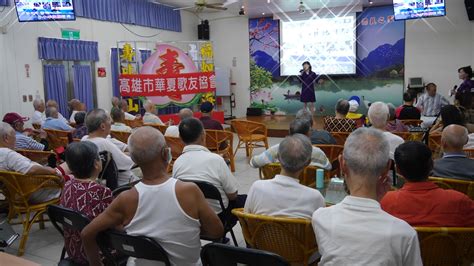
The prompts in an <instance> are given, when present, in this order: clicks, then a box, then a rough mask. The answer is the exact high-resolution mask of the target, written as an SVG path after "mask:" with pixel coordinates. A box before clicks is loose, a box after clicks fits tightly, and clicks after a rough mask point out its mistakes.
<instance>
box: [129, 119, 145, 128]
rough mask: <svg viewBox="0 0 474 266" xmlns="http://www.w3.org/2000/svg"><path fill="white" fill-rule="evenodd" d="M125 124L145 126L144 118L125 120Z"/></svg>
mask: <svg viewBox="0 0 474 266" xmlns="http://www.w3.org/2000/svg"><path fill="white" fill-rule="evenodd" d="M125 125H127V126H129V127H131V128H136V127H141V126H143V120H142V119H134V120H125Z"/></svg>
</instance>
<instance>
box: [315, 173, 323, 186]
mask: <svg viewBox="0 0 474 266" xmlns="http://www.w3.org/2000/svg"><path fill="white" fill-rule="evenodd" d="M316 188H324V170H323V169H317V170H316Z"/></svg>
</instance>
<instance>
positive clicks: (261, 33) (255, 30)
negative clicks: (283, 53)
mask: <svg viewBox="0 0 474 266" xmlns="http://www.w3.org/2000/svg"><path fill="white" fill-rule="evenodd" d="M275 33H276V34H278V28H277V27H272V24H271V23H270V22H268V20H266V19H265V18H261V19H259V20H258V22H257V25H256V26H254V27H251V28H250V29H249V35H250V39H249V41H250V47H252V42H258V43H260V44H261V45H262V46H263V48H264V50H265V48H270V47H272V48H279V46H278V40H275V39H273V38H272V36H273V35H274V34H275ZM250 52H251V53H253V52H254V51H250Z"/></svg>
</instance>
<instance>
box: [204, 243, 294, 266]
mask: <svg viewBox="0 0 474 266" xmlns="http://www.w3.org/2000/svg"><path fill="white" fill-rule="evenodd" d="M201 261H202V264H203V266H236V265H237V263H239V264H244V265H249V266H259V265H272V266H289V265H290V264H289V263H288V262H286V261H285V259H283V258H282V257H281V256H279V255H277V254H274V253H271V252H268V251H264V250H258V249H252V248H241V247H234V246H230V245H225V244H220V243H209V244H207V245H205V246H204V247H203V248H202V250H201Z"/></svg>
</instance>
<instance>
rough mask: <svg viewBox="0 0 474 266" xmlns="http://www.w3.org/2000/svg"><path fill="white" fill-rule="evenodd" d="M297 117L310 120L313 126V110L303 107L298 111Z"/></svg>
mask: <svg viewBox="0 0 474 266" xmlns="http://www.w3.org/2000/svg"><path fill="white" fill-rule="evenodd" d="M295 119H304V120H308V121H309V123H310V125H311V127H313V115H312V114H311V112H309V111H308V110H306V109H301V110H299V111H298V112H297V113H296V118H295Z"/></svg>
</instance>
